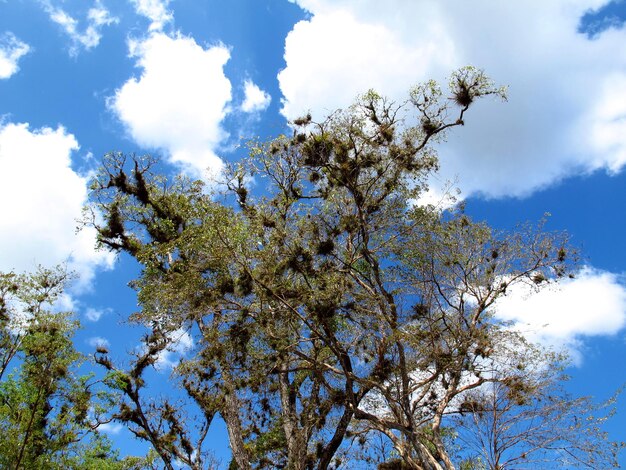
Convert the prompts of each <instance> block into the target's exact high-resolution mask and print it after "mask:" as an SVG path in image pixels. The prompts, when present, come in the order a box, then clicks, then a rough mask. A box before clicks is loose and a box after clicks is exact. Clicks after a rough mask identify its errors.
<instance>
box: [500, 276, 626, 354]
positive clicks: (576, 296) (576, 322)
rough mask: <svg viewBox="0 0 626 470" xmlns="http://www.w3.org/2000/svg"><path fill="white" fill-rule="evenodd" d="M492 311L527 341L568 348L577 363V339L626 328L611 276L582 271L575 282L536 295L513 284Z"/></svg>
mask: <svg viewBox="0 0 626 470" xmlns="http://www.w3.org/2000/svg"><path fill="white" fill-rule="evenodd" d="M496 312H497V313H496V315H497V316H498V317H499V318H501V319H503V320H508V321H511V322H513V324H514V325H515V328H517V329H519V330H520V331H522V332H523V333H524V334H525V335H526V336H527V337H529V338H530V339H533V340H536V341H539V342H541V343H544V344H548V345H551V346H554V347H557V348H559V347H566V348H569V349H570V351H571V352H573V353H574V357H575V358H577V355H578V354H579V353H578V352H577V349H576V348H577V345H578V340H579V339H580V338H582V337H584V336H595V335H612V334H615V333H617V332H618V331H619V330H621V329H622V328H623V327H624V326H625V325H626V287H625V286H624V285H623V284H622V283H621V282H620V279H619V278H618V276H616V275H615V274H612V273H608V272H605V271H600V270H596V269H593V268H590V267H585V268H583V269H582V270H581V271H580V272H579V273H578V274H577V276H576V277H575V278H574V279H567V280H565V281H563V282H562V283H559V284H556V285H553V286H548V287H546V288H544V289H541V290H539V291H535V290H533V288H531V287H529V286H524V285H517V286H516V287H515V288H514V289H512V290H511V292H507V295H506V296H505V297H502V298H501V299H500V300H499V301H498V304H497V306H496ZM578 359H579V357H578Z"/></svg>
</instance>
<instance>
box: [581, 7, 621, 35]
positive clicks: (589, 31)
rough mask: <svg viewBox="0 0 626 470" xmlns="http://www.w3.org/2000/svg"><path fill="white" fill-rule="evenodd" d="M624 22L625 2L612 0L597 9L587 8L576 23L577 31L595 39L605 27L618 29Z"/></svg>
mask: <svg viewBox="0 0 626 470" xmlns="http://www.w3.org/2000/svg"><path fill="white" fill-rule="evenodd" d="M624 22H626V2H624V1H623V0H613V1H611V2H609V3H607V4H606V5H604V6H602V7H600V8H599V9H597V10H589V11H587V13H585V14H584V15H583V16H582V17H581V19H580V23H579V24H578V32H579V33H582V34H585V35H587V37H588V38H589V39H595V38H597V37H598V36H600V35H601V34H602V33H603V32H604V31H606V30H607V29H611V28H615V29H620V28H622V26H623V25H624Z"/></svg>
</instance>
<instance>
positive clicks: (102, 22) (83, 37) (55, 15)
mask: <svg viewBox="0 0 626 470" xmlns="http://www.w3.org/2000/svg"><path fill="white" fill-rule="evenodd" d="M43 6H44V9H45V10H46V12H47V13H48V15H49V16H50V20H52V21H53V22H54V23H56V24H58V25H59V26H60V27H61V29H62V30H63V32H64V33H65V34H67V35H68V36H69V38H70V41H71V45H70V49H69V52H70V55H72V56H75V55H77V54H78V53H79V52H80V50H81V49H85V50H89V49H93V48H94V47H96V46H97V45H98V44H100V39H102V33H101V30H102V27H103V26H109V25H111V24H114V23H118V22H119V19H118V18H116V17H113V16H111V14H110V13H109V11H108V10H107V9H106V8H105V7H104V6H102V4H101V3H100V0H96V2H95V3H94V6H93V7H92V8H90V9H89V11H88V12H87V26H86V27H85V29H84V30H83V31H80V29H79V27H78V20H77V19H76V18H74V17H72V16H71V15H70V14H69V13H67V12H66V11H65V10H63V9H62V8H59V7H55V6H53V5H52V4H51V3H50V2H49V1H44V2H43Z"/></svg>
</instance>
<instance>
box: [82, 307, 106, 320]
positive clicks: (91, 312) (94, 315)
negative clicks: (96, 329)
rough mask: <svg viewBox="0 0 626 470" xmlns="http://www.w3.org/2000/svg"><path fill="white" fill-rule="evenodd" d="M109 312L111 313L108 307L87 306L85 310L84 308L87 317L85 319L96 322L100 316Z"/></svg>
mask: <svg viewBox="0 0 626 470" xmlns="http://www.w3.org/2000/svg"><path fill="white" fill-rule="evenodd" d="M109 313H111V309H110V308H100V309H98V308H93V307H89V308H87V310H85V318H87V320H89V321H93V322H96V321H98V320H100V318H102V316H103V315H107V314H109Z"/></svg>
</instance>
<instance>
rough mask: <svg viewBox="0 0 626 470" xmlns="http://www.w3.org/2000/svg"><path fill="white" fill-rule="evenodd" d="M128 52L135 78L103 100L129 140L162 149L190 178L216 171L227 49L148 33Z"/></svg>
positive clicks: (227, 89)
mask: <svg viewBox="0 0 626 470" xmlns="http://www.w3.org/2000/svg"><path fill="white" fill-rule="evenodd" d="M130 51H131V55H132V56H133V57H135V58H136V59H137V66H138V67H139V68H141V70H142V72H141V76H140V77H138V78H131V79H130V80H128V81H127V82H126V83H125V84H124V85H123V86H122V87H121V88H120V89H118V90H117V91H116V93H115V96H113V97H112V98H111V100H110V102H109V106H110V107H111V109H113V110H114V112H115V113H116V114H117V115H118V116H119V118H120V119H121V121H122V122H123V123H124V124H125V125H126V126H127V129H128V132H129V134H130V136H131V137H132V138H133V139H134V140H135V141H136V142H137V143H138V144H139V145H141V146H143V147H146V148H153V149H160V150H164V151H165V152H166V153H167V154H168V156H169V158H170V160H171V161H172V162H175V163H178V164H181V165H182V166H183V167H184V168H185V169H186V170H187V171H190V172H192V173H194V174H195V175H196V176H198V175H200V174H201V172H202V171H204V170H207V169H210V170H211V171H218V170H219V168H220V166H221V160H220V159H219V157H217V155H216V154H215V149H216V148H217V147H218V145H219V144H220V142H222V141H223V139H225V138H226V137H227V134H226V132H225V131H224V130H223V129H222V127H221V125H220V123H221V121H222V119H223V118H224V117H225V116H226V113H227V112H228V108H227V104H228V103H229V101H230V100H231V84H230V81H229V80H228V78H226V76H225V75H224V65H225V64H226V62H227V61H228V59H229V58H230V52H229V50H228V49H227V48H226V47H225V46H222V45H217V46H213V47H208V48H206V49H205V48H203V47H202V46H200V45H198V44H196V42H195V41H194V40H193V39H192V38H189V37H185V36H181V35H177V36H175V37H170V36H167V35H165V34H162V33H154V34H152V35H151V36H150V37H149V38H147V39H146V40H144V41H140V42H131V44H130Z"/></svg>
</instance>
